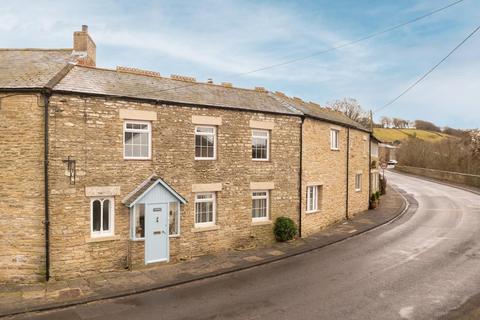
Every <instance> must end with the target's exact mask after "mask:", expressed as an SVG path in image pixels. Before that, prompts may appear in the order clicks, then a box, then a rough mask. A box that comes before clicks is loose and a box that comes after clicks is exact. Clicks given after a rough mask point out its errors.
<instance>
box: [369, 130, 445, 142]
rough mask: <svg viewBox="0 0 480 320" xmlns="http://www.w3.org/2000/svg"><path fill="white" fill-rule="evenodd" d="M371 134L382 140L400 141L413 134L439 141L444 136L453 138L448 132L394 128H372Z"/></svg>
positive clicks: (420, 137) (419, 137) (427, 139)
mask: <svg viewBox="0 0 480 320" xmlns="http://www.w3.org/2000/svg"><path fill="white" fill-rule="evenodd" d="M373 135H374V136H375V137H376V138H377V139H378V140H380V141H382V142H394V141H397V140H398V141H402V140H405V139H408V137H414V136H415V137H417V138H418V139H422V140H425V141H440V140H443V139H446V138H453V137H452V136H450V135H448V134H444V133H439V132H433V131H426V130H417V129H394V128H374V129H373Z"/></svg>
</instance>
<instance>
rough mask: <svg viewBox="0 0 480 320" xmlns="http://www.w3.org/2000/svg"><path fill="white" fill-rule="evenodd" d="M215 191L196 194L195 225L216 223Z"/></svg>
mask: <svg viewBox="0 0 480 320" xmlns="http://www.w3.org/2000/svg"><path fill="white" fill-rule="evenodd" d="M215 206H216V204H215V193H214V192H204V193H197V194H195V227H206V226H212V225H215Z"/></svg>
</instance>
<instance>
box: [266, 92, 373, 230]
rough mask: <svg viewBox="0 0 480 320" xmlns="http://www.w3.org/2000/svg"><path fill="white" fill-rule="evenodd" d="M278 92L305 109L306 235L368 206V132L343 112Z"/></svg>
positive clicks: (303, 160)
mask: <svg viewBox="0 0 480 320" xmlns="http://www.w3.org/2000/svg"><path fill="white" fill-rule="evenodd" d="M275 96H276V97H277V98H278V99H279V100H281V101H283V102H284V103H286V104H287V105H288V106H290V107H294V108H295V109H297V110H299V111H301V112H302V113H303V114H304V120H303V124H302V178H301V181H302V197H301V202H302V205H301V208H302V215H301V216H302V221H301V226H302V235H304V236H308V235H310V234H312V233H315V232H318V231H320V230H321V229H324V228H325V227H327V226H329V225H331V224H333V223H335V222H339V221H341V220H344V219H346V218H348V217H352V216H354V215H355V214H357V213H359V212H361V211H364V210H367V209H368V203H369V187H370V186H369V143H370V142H369V141H370V132H369V131H368V130H367V129H365V128H363V127H362V126H361V125H360V124H358V123H357V122H355V121H353V120H351V119H350V118H348V117H347V116H345V115H344V114H343V113H341V112H337V111H334V110H331V109H328V108H321V107H320V105H318V104H316V103H313V102H305V101H303V100H302V99H300V98H296V97H295V98H289V97H287V96H285V95H284V94H282V93H279V92H277V93H276V94H275ZM347 186H348V187H347Z"/></svg>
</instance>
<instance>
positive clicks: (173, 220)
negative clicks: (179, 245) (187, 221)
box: [168, 202, 180, 236]
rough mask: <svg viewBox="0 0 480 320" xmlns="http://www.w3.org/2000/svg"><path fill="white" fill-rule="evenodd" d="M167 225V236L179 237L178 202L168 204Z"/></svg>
mask: <svg viewBox="0 0 480 320" xmlns="http://www.w3.org/2000/svg"><path fill="white" fill-rule="evenodd" d="M168 223H169V228H168V230H169V234H170V235H171V236H178V235H180V204H179V203H178V202H170V203H169V204H168Z"/></svg>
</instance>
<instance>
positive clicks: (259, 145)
mask: <svg viewBox="0 0 480 320" xmlns="http://www.w3.org/2000/svg"><path fill="white" fill-rule="evenodd" d="M269 148H270V132H269V131H268V130H252V159H253V160H260V161H262V160H263V161H267V160H268V159H269V156H270V155H269Z"/></svg>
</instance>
